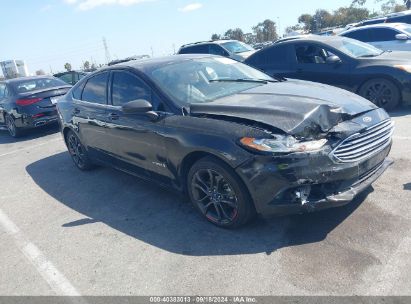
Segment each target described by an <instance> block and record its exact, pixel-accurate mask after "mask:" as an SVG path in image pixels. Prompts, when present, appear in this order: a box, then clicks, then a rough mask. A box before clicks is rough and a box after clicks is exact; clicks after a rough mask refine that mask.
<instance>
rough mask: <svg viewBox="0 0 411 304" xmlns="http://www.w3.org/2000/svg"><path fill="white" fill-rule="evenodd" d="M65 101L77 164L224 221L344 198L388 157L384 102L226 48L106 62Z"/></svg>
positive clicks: (63, 114)
mask: <svg viewBox="0 0 411 304" xmlns="http://www.w3.org/2000/svg"><path fill="white" fill-rule="evenodd" d="M57 107H58V111H59V117H60V123H61V129H62V134H63V137H64V140H65V142H66V145H67V147H68V151H69V153H70V155H71V157H72V159H73V162H74V164H75V165H76V166H77V167H78V168H79V169H81V170H88V169H91V168H92V167H93V164H94V163H98V164H105V165H108V166H112V167H115V168H118V169H120V170H123V171H125V172H128V173H131V174H134V175H137V176H140V177H143V178H145V179H151V180H155V181H158V182H160V183H162V184H163V185H167V186H171V187H174V188H176V189H178V190H180V191H182V192H185V193H187V194H188V197H189V198H190V200H191V202H192V203H193V204H194V206H195V207H196V208H197V209H198V211H199V212H200V213H201V214H202V215H203V216H204V217H205V218H206V219H207V220H209V221H210V222H212V223H213V224H215V225H218V226H220V227H227V228H228V227H230V228H233V227H238V226H240V225H243V224H245V223H247V222H248V221H249V220H250V219H252V218H253V216H254V215H255V214H256V213H260V214H264V215H270V214H284V213H300V212H305V211H312V210H319V209H323V208H329V207H336V206H340V205H344V204H347V203H349V202H350V201H351V200H352V199H353V198H354V197H355V196H356V195H357V194H358V193H360V192H361V191H363V190H365V189H366V188H367V187H368V186H369V185H370V184H371V183H372V182H373V181H375V180H376V179H377V178H378V177H379V176H380V175H381V174H382V173H383V171H384V170H385V169H386V168H387V166H388V165H389V164H390V161H388V160H387V159H386V157H387V155H388V153H389V151H390V148H391V135H392V131H393V123H392V122H391V119H390V117H389V116H388V114H387V113H386V112H385V111H384V110H383V109H380V108H378V107H377V106H376V105H374V104H372V103H371V102H369V101H368V100H366V99H364V98H362V97H360V96H358V95H355V94H352V93H350V92H347V91H344V90H341V89H338V88H334V87H331V86H327V85H323V84H315V83H310V82H305V81H300V80H282V79H275V78H272V77H269V76H268V75H266V74H264V73H262V72H260V71H258V70H256V69H254V68H251V67H249V66H247V65H244V64H242V63H240V62H237V61H234V60H231V59H229V58H224V57H220V56H210V55H181V56H169V57H165V58H155V59H148V60H144V61H137V62H136V61H134V62H131V61H130V62H128V63H124V64H119V65H115V66H112V67H108V68H105V69H102V70H100V71H97V72H95V73H93V74H91V75H89V76H87V77H86V78H84V79H82V80H80V82H79V83H77V84H76V85H75V86H74V87H73V89H72V90H71V91H70V92H69V93H68V94H66V95H65V97H63V98H62V99H61V100H60V101H59V102H58V106H57Z"/></svg>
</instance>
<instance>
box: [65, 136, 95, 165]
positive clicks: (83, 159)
mask: <svg viewBox="0 0 411 304" xmlns="http://www.w3.org/2000/svg"><path fill="white" fill-rule="evenodd" d="M65 140H66V144H67V149H68V151H69V153H70V156H71V159H72V160H73V162H74V164H75V165H76V167H77V168H79V169H80V170H82V171H88V170H91V169H93V168H94V165H93V163H92V161H91V160H90V158H89V157H88V155H87V151H86V149H85V148H84V146H83V144H82V143H81V141H80V139H79V138H78V136H77V135H76V134H75V133H74V132H73V131H71V130H70V131H68V132H67V134H66V137H65Z"/></svg>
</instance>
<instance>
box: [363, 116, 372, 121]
mask: <svg viewBox="0 0 411 304" xmlns="http://www.w3.org/2000/svg"><path fill="white" fill-rule="evenodd" d="M362 121H363V122H372V118H371V117H369V116H365V117H364V118H363V119H362Z"/></svg>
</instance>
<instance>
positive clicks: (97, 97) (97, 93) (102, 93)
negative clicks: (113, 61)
mask: <svg viewBox="0 0 411 304" xmlns="http://www.w3.org/2000/svg"><path fill="white" fill-rule="evenodd" d="M107 78H108V73H101V74H98V75H96V76H93V77H91V78H90V79H89V80H88V81H87V83H86V86H85V87H84V90H83V94H82V95H81V100H84V101H88V102H92V103H98V104H106V100H107V97H106V96H107V94H106V92H107V90H106V89H107Z"/></svg>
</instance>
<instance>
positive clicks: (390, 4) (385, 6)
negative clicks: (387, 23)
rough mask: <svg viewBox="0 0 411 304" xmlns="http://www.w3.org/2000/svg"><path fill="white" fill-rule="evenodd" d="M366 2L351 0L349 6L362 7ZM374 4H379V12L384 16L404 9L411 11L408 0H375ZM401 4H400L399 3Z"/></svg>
mask: <svg viewBox="0 0 411 304" xmlns="http://www.w3.org/2000/svg"><path fill="white" fill-rule="evenodd" d="M366 2H367V0H353V1H352V3H351V6H355V5H358V6H363V5H364V4H365V3H366ZM375 2H381V3H382V5H381V10H382V12H383V13H384V14H388V13H391V12H400V11H403V10H406V9H411V1H410V0H398V1H397V0H375ZM399 2H400V3H402V4H400V3H399Z"/></svg>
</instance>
